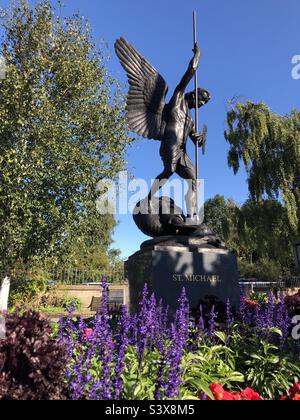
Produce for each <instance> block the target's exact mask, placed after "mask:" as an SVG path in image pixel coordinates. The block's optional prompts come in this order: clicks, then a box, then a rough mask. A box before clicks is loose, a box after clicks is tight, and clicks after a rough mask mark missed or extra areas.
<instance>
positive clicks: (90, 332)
mask: <svg viewBox="0 0 300 420" xmlns="http://www.w3.org/2000/svg"><path fill="white" fill-rule="evenodd" d="M93 332H94V331H93V329H92V328H85V329H84V331H83V339H84V340H88V339H89V338H90V337H91V336H92V335H93Z"/></svg>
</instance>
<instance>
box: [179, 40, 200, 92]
mask: <svg viewBox="0 0 300 420" xmlns="http://www.w3.org/2000/svg"><path fill="white" fill-rule="evenodd" d="M200 57H201V51H200V49H199V47H198V46H197V45H195V48H194V57H193V58H192V60H191V61H190V64H189V67H188V69H187V71H186V72H185V74H184V75H183V78H182V79H181V81H180V83H179V84H178V86H177V87H176V89H175V93H176V92H180V91H181V92H184V91H185V89H186V88H187V86H188V84H189V83H190V81H191V80H192V78H193V77H194V76H195V72H196V71H197V69H198V66H199V61H200Z"/></svg>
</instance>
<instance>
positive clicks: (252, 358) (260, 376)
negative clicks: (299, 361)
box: [245, 338, 300, 399]
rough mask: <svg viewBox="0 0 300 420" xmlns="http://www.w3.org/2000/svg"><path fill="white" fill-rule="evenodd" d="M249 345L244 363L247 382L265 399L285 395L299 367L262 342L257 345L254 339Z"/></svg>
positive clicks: (298, 372)
mask: <svg viewBox="0 0 300 420" xmlns="http://www.w3.org/2000/svg"><path fill="white" fill-rule="evenodd" d="M250 344H252V346H249V347H250V348H249V350H248V352H247V360H246V361H245V365H246V367H247V373H246V379H247V381H248V382H249V383H250V384H251V386H252V387H253V388H255V389H257V390H258V391H259V392H260V393H261V395H263V396H264V397H265V398H269V399H276V398H278V397H280V395H284V394H286V393H287V392H288V390H289V389H290V388H291V385H293V383H295V382H296V381H297V377H298V378H299V375H300V369H299V367H298V366H296V365H295V364H294V363H292V362H291V361H290V359H289V358H288V357H282V356H281V355H280V351H279V348H278V347H276V346H274V345H271V344H269V343H267V342H265V341H263V340H260V342H259V343H258V345H257V340H256V339H254V338H253V339H252V342H251V341H250ZM251 347H252V348H251Z"/></svg>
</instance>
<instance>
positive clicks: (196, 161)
mask: <svg viewBox="0 0 300 420" xmlns="http://www.w3.org/2000/svg"><path fill="white" fill-rule="evenodd" d="M193 26H194V47H195V46H197V45H198V41H197V14H196V11H194V12H193ZM198 96H199V95H198V73H197V71H195V103H196V107H195V131H196V133H198V129H199V114H198V99H199V97H198ZM198 147H199V142H198V140H196V152H195V167H196V182H197V187H196V212H197V217H198V214H199V208H198V177H199V154H198Z"/></svg>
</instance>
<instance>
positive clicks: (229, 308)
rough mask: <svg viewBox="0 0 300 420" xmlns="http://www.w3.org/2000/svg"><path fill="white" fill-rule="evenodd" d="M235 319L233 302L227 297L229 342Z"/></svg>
mask: <svg viewBox="0 0 300 420" xmlns="http://www.w3.org/2000/svg"><path fill="white" fill-rule="evenodd" d="M233 321H234V319H233V315H232V307H231V304H230V300H229V299H227V302H226V328H227V338H226V342H227V344H228V343H229V341H230V336H231V330H232V325H233Z"/></svg>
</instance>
